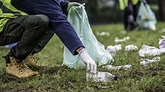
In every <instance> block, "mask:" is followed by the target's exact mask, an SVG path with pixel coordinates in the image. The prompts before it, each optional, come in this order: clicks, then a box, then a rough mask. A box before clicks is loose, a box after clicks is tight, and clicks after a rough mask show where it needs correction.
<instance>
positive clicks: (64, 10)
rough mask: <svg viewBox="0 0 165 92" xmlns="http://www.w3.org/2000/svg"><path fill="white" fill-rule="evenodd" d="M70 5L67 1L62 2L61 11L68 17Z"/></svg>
mask: <svg viewBox="0 0 165 92" xmlns="http://www.w3.org/2000/svg"><path fill="white" fill-rule="evenodd" d="M68 4H69V2H67V1H62V2H60V6H61V9H62V11H63V13H64V14H66V15H68V11H67V8H68Z"/></svg>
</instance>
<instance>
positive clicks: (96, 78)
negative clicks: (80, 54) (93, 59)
mask: <svg viewBox="0 0 165 92" xmlns="http://www.w3.org/2000/svg"><path fill="white" fill-rule="evenodd" d="M86 78H87V81H89V80H90V81H92V82H110V81H112V80H117V78H118V77H117V76H116V75H113V74H111V73H109V72H97V73H96V74H91V73H87V74H86Z"/></svg>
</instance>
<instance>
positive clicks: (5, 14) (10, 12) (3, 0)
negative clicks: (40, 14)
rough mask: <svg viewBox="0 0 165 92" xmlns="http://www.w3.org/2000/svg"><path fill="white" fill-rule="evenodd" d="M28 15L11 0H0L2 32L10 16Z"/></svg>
mask: <svg viewBox="0 0 165 92" xmlns="http://www.w3.org/2000/svg"><path fill="white" fill-rule="evenodd" d="M22 15H27V14H26V13H25V12H22V11H20V10H18V9H16V8H15V7H13V6H12V5H11V0H0V32H1V31H2V29H3V27H4V25H5V24H6V22H7V21H8V19H10V18H16V17H17V16H22Z"/></svg>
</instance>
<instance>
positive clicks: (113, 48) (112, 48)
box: [106, 44, 122, 56]
mask: <svg viewBox="0 0 165 92" xmlns="http://www.w3.org/2000/svg"><path fill="white" fill-rule="evenodd" d="M121 49H122V48H121V44H118V45H114V46H107V48H106V50H107V51H108V52H109V53H110V54H111V55H112V56H115V55H116V52H117V51H119V50H121Z"/></svg>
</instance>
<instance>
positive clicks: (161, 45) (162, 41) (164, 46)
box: [159, 38, 165, 49]
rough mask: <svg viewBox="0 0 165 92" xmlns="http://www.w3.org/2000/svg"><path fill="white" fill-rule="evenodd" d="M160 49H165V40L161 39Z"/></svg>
mask: <svg viewBox="0 0 165 92" xmlns="http://www.w3.org/2000/svg"><path fill="white" fill-rule="evenodd" d="M159 48H160V49H162V48H165V38H164V39H159Z"/></svg>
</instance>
